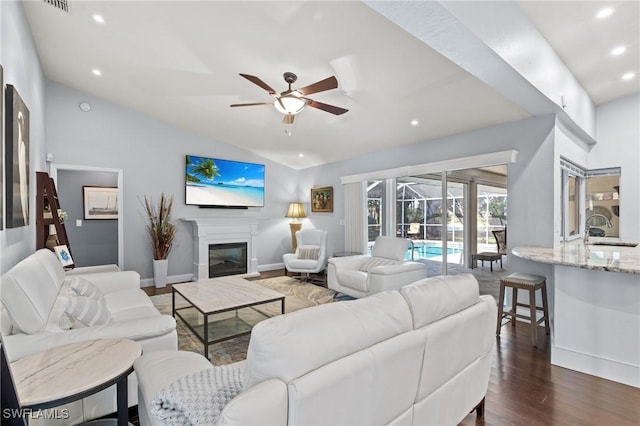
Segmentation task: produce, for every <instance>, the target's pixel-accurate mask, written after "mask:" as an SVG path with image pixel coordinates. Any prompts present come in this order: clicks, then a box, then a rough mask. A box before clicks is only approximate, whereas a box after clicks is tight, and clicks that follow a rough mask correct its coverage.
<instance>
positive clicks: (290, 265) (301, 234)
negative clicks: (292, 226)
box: [282, 229, 327, 275]
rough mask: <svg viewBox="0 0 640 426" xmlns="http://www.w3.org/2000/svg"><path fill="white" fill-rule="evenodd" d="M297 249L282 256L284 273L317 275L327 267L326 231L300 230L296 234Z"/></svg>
mask: <svg viewBox="0 0 640 426" xmlns="http://www.w3.org/2000/svg"><path fill="white" fill-rule="evenodd" d="M296 241H297V243H298V248H297V249H296V252H295V253H287V254H285V255H283V256H282V260H283V261H284V267H285V273H286V272H287V271H289V272H296V273H300V274H307V275H308V274H317V273H319V272H321V271H323V270H324V268H325V267H326V266H327V231H322V230H319V229H301V230H300V231H297V232H296Z"/></svg>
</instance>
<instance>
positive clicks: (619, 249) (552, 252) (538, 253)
mask: <svg viewBox="0 0 640 426" xmlns="http://www.w3.org/2000/svg"><path fill="white" fill-rule="evenodd" d="M607 243H611V244H607ZM633 244H636V243H631V242H622V241H619V240H612V241H607V240H603V239H596V238H592V239H591V240H590V241H589V243H588V244H585V243H584V242H583V241H582V240H574V241H569V242H565V243H561V244H560V245H559V246H558V247H556V248H551V247H538V246H519V247H515V248H514V249H512V250H511V252H512V253H513V255H514V256H517V257H521V258H523V259H527V260H533V261H535V262H541V263H550V264H553V265H563V266H573V267H576V268H585V269H593V270H596V271H610V272H624V273H628V274H640V246H635V247H633V246H632V245H633Z"/></svg>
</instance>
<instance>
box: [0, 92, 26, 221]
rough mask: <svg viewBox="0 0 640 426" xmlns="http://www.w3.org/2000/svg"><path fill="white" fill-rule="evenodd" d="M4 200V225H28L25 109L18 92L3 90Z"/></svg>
mask: <svg viewBox="0 0 640 426" xmlns="http://www.w3.org/2000/svg"><path fill="white" fill-rule="evenodd" d="M4 108H5V110H6V114H5V122H4V125H5V129H6V133H5V146H4V149H5V164H4V166H5V167H6V168H7V169H6V177H7V181H6V182H5V195H6V197H5V203H6V206H7V207H6V223H7V228H18V227H21V226H26V225H28V224H29V110H28V109H27V106H26V105H25V104H24V102H23V101H22V98H21V97H20V95H19V94H18V91H17V90H16V88H15V87H14V86H12V85H11V84H7V89H6V92H5V104H4Z"/></svg>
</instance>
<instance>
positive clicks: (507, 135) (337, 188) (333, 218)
mask: <svg viewBox="0 0 640 426" xmlns="http://www.w3.org/2000/svg"><path fill="white" fill-rule="evenodd" d="M554 124H555V120H554V118H553V116H546V117H539V118H533V119H528V120H523V121H520V122H517V123H510V124H506V125H502V126H495V127H490V128H486V129H481V130H477V131H474V132H469V133H464V134H459V135H453V136H449V137H446V138H441V139H436V140H432V141H425V142H422V143H418V144H414V145H408V146H404V147H400V148H395V149H390V150H384V151H379V152H375V153H371V154H367V155H363V156H361V157H359V158H357V159H353V160H348V161H341V162H336V163H332V164H326V165H322V166H318V167H313V168H309V169H305V170H303V171H302V172H301V173H300V176H299V185H298V186H299V188H300V192H299V196H300V198H301V200H303V201H305V203H306V204H305V209H307V211H309V195H308V194H309V189H310V188H311V187H313V186H333V188H334V195H335V199H336V200H335V204H334V212H333V213H309V218H308V219H306V221H305V222H306V225H305V224H303V226H310V227H316V228H322V229H327V230H328V231H329V237H328V243H327V244H328V249H329V252H334V251H342V250H343V249H344V237H343V236H344V226H343V225H342V221H343V220H344V216H345V214H344V200H343V188H342V185H341V184H340V177H341V176H346V175H353V174H358V173H364V172H371V171H376V170H385V169H391V168H395V167H400V166H404V165H414V164H423V163H430V162H435V161H440V160H448V159H455V158H458V157H466V156H471V155H480V154H486V153H491V152H497V151H503V150H507V149H515V150H518V159H517V162H516V163H514V164H510V165H509V167H508V174H509V176H508V179H507V181H508V191H509V246H510V247H514V246H516V245H523V244H538V245H549V246H550V245H551V244H552V242H553V221H554V217H553V208H554V201H555V199H554V198H553V196H552V194H553V185H554V181H553V152H554V150H553V145H554V139H553V127H554ZM509 266H510V267H513V268H515V269H517V270H520V271H529V272H532V273H536V272H538V273H543V274H544V273H546V272H549V270H548V268H546V266H544V265H543V266H541V265H535V264H533V263H531V262H524V263H523V262H521V261H520V260H519V259H517V258H514V257H510V259H509ZM518 268H519V269H518ZM541 268H542V269H543V270H540V269H541ZM545 268H546V269H545Z"/></svg>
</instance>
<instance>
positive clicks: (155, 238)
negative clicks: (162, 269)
mask: <svg viewBox="0 0 640 426" xmlns="http://www.w3.org/2000/svg"><path fill="white" fill-rule="evenodd" d="M144 208H145V210H146V212H147V216H148V217H149V224H148V225H147V230H148V231H149V236H150V237H151V247H152V248H153V260H163V259H166V258H167V257H168V256H169V252H170V251H171V246H172V245H173V239H174V238H175V236H176V225H175V224H174V223H171V209H172V208H173V197H167V196H165V195H164V193H163V194H161V195H160V200H159V202H158V203H157V204H154V202H153V199H152V198H151V197H149V196H147V195H145V196H144Z"/></svg>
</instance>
